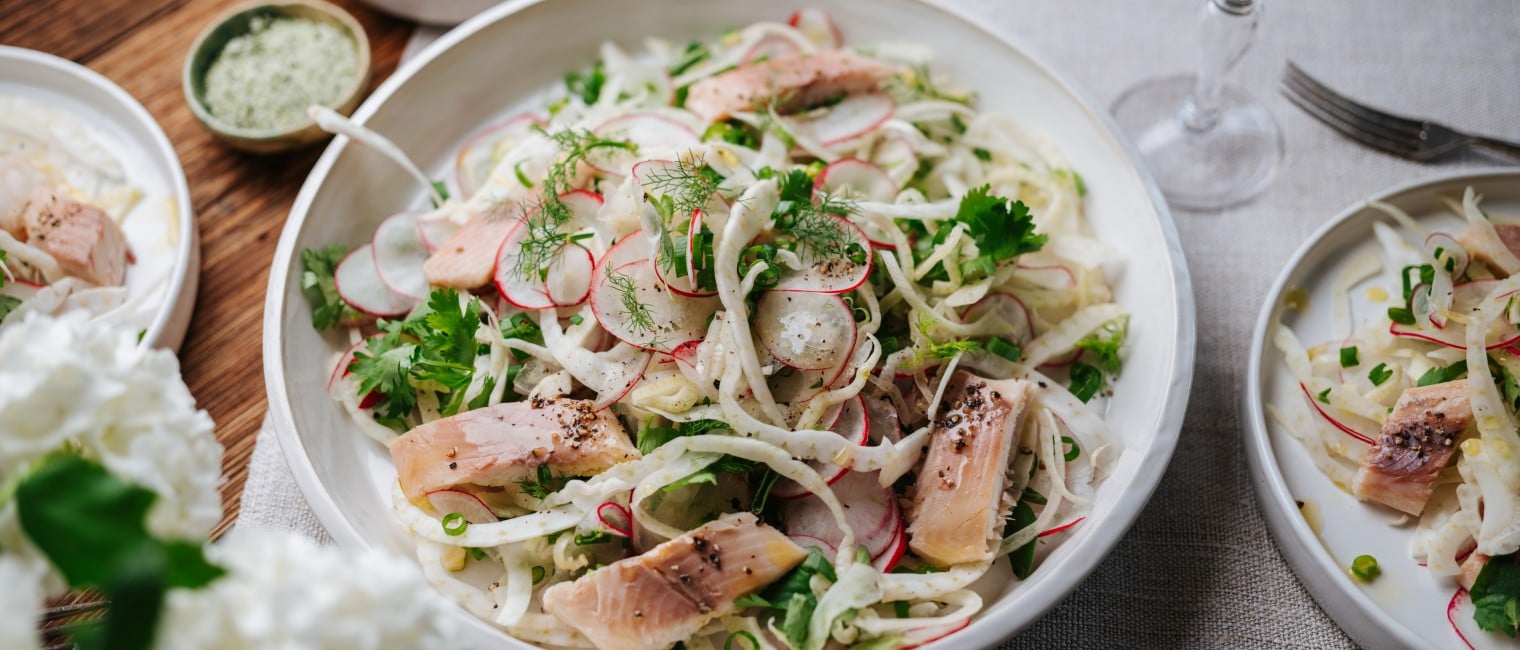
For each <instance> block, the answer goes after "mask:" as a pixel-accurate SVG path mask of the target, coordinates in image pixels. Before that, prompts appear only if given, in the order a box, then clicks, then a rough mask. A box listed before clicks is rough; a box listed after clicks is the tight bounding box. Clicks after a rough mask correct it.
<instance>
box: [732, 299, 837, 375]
mask: <svg viewBox="0 0 1520 650" xmlns="http://www.w3.org/2000/svg"><path fill="white" fill-rule="evenodd" d="M754 326H755V336H756V337H757V338H759V339H760V343H761V345H764V346H765V349H766V350H768V351H770V353H771V356H773V357H775V358H776V360H777V361H780V362H781V363H783V364H786V365H787V366H788V367H791V368H796V369H798V370H827V369H829V368H834V367H836V366H838V365H839V364H841V363H844V361H845V358H846V357H848V356H849V354H850V352H851V351H852V350H854V349H855V329H856V328H855V315H854V314H852V313H851V312H850V308H849V306H847V305H845V304H844V299H843V298H840V297H839V296H838V295H835V294H828V293H808V292H803V291H766V292H763V293H761V294H760V300H759V302H757V303H756V304H755V315H754Z"/></svg>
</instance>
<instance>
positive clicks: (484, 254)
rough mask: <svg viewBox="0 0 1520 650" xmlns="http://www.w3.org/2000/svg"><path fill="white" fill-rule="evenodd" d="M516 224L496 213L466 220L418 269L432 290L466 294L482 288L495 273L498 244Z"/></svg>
mask: <svg viewBox="0 0 1520 650" xmlns="http://www.w3.org/2000/svg"><path fill="white" fill-rule="evenodd" d="M518 223H519V221H518V220H517V219H514V218H512V217H509V216H505V215H502V214H498V213H482V214H477V215H475V216H473V217H470V220H469V221H466V222H465V224H464V225H463V226H460V227H459V230H456V231H454V234H453V235H451V236H450V237H449V238H448V240H447V241H445V242H444V243H443V245H442V246H439V247H438V250H436V251H434V252H433V255H432V256H431V257H429V258H428V261H427V262H426V263H424V264H423V265H422V275H423V277H425V278H427V281H428V284H430V285H432V286H435V287H451V288H454V289H461V290H469V289H476V288H479V287H483V286H485V285H486V284H487V283H489V282H490V281H491V276H492V274H494V273H495V272H496V256H497V253H499V252H500V251H501V243H502V242H503V241H505V240H506V239H507V235H508V234H510V233H511V232H512V227H513V226H515V225H517V224H518Z"/></svg>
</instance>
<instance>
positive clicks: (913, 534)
mask: <svg viewBox="0 0 1520 650" xmlns="http://www.w3.org/2000/svg"><path fill="white" fill-rule="evenodd" d="M1032 389H1033V387H1032V385H1031V384H1030V383H1029V382H1027V381H1023V380H1020V379H1005V380H999V381H993V380H988V379H983V378H981V377H977V376H975V375H973V374H971V373H969V372H965V371H959V372H956V373H955V375H954V376H953V377H951V378H950V383H949V384H948V385H947V386H946V387H945V393H944V398H943V401H941V402H940V405H939V410H938V414H937V417H936V419H935V420H934V423H933V428H932V429H930V431H929V451H928V453H927V454H925V456H924V461H923V465H922V466H920V468H919V471H918V480H917V481H916V482H915V483H914V486H913V491H912V495H911V498H912V503H911V506H910V507H909V509H908V548H910V549H912V550H913V552H914V553H916V554H917V555H918V556H919V557H921V558H923V559H924V560H927V561H928V562H929V563H931V564H933V565H934V566H936V567H940V568H944V567H948V566H952V565H956V564H965V563H968V562H980V561H984V560H990V559H992V556H993V553H994V546H993V543H992V542H993V540H995V539H998V538H999V532H1000V530H1001V529H1000V525H1001V523H1002V517H1001V506H1002V500H1003V490H1004V486H1005V481H1006V480H1007V473H1008V461H1009V455H1010V454H1011V453H1012V450H1013V443H1014V441H1016V440H1018V439H1019V435H1020V431H1021V426H1022V422H1023V420H1024V413H1025V411H1026V410H1027V407H1028V404H1029V401H1030V399H1031V396H1032V394H1033V393H1032Z"/></svg>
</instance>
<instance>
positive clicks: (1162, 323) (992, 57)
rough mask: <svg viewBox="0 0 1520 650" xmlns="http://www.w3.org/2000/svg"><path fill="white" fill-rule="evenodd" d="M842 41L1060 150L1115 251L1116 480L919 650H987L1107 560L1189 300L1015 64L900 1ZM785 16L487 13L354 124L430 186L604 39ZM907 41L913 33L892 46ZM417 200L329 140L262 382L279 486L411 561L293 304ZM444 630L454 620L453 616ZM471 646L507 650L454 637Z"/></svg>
mask: <svg viewBox="0 0 1520 650" xmlns="http://www.w3.org/2000/svg"><path fill="white" fill-rule="evenodd" d="M809 6H813V7H817V8H821V9H824V10H826V11H828V12H830V13H831V14H832V15H833V16H834V17H835V18H836V20H837V21H838V23H839V24H840V26H841V27H842V29H843V30H844V32H845V34H846V37H847V38H848V39H849V40H851V41H852V42H865V41H873V40H875V41H881V40H902V39H911V40H913V41H917V42H921V43H924V44H927V45H930V46H932V47H933V48H934V49H935V50H936V53H937V65H938V66H939V67H941V68H942V69H944V70H945V71H947V72H949V73H950V74H951V75H952V76H953V77H954V78H955V79H956V80H958V81H960V82H962V83H963V84H964V85H966V86H968V87H971V88H974V89H975V90H977V91H979V92H980V93H981V103H982V105H983V106H984V107H992V108H996V109H998V110H1000V111H1003V112H1006V113H1008V114H1010V115H1012V116H1013V117H1014V118H1016V119H1018V120H1019V121H1020V122H1021V123H1023V124H1025V125H1027V126H1029V127H1031V128H1033V129H1034V130H1036V131H1039V132H1043V133H1045V134H1047V135H1049V136H1050V137H1051V138H1053V140H1054V141H1055V142H1056V143H1058V144H1059V146H1060V147H1061V149H1063V150H1064V151H1065V153H1066V155H1067V156H1068V157H1069V159H1070V161H1071V164H1072V165H1073V166H1074V167H1075V168H1076V169H1077V170H1078V171H1079V172H1080V173H1081V174H1082V175H1083V177H1084V179H1086V182H1087V185H1088V187H1090V188H1091V195H1090V196H1089V198H1088V210H1089V216H1090V218H1091V221H1092V223H1093V225H1094V227H1095V229H1096V233H1097V236H1098V237H1099V238H1101V239H1102V240H1103V241H1105V242H1107V243H1109V244H1110V245H1112V246H1113V247H1114V249H1115V250H1116V251H1117V252H1118V258H1119V259H1118V262H1117V265H1116V269H1117V270H1116V273H1115V274H1114V276H1115V277H1114V279H1115V280H1116V291H1117V300H1118V301H1119V302H1120V303H1121V304H1122V305H1124V307H1125V308H1126V309H1128V310H1129V311H1130V312H1131V313H1132V314H1133V325H1132V327H1131V330H1130V332H1131V337H1132V339H1131V345H1130V350H1129V355H1130V358H1129V361H1128V363H1127V366H1126V368H1125V371H1124V374H1123V377H1122V379H1120V380H1119V382H1118V384H1117V385H1116V386H1115V387H1114V389H1115V393H1116V396H1115V398H1114V399H1113V400H1112V404H1111V407H1110V409H1111V410H1110V412H1109V421H1110V422H1112V423H1113V426H1114V429H1115V430H1116V431H1117V432H1118V433H1119V435H1120V436H1121V437H1122V438H1123V440H1124V446H1125V449H1124V451H1123V454H1122V455H1121V456H1120V457H1119V459H1118V462H1117V465H1116V470H1115V472H1114V474H1113V475H1112V476H1111V477H1109V478H1108V480H1107V481H1106V482H1105V483H1103V485H1102V486H1101V488H1100V489H1099V490H1098V493H1097V498H1096V503H1095V507H1094V509H1093V512H1092V514H1091V515H1090V516H1089V517H1088V519H1087V520H1086V521H1085V522H1083V523H1082V525H1080V526H1078V527H1077V529H1076V532H1075V534H1073V535H1072V536H1071V537H1070V538H1069V539H1067V540H1066V541H1065V542H1064V543H1062V544H1061V545H1060V547H1059V548H1057V549H1056V550H1055V551H1054V552H1053V553H1052V554H1051V555H1050V556H1049V558H1047V559H1046V560H1045V561H1044V563H1043V564H1041V565H1040V567H1039V570H1038V571H1036V572H1035V574H1034V575H1033V576H1031V577H1030V578H1029V579H1028V580H1026V581H1024V582H1023V583H1014V584H1009V585H1004V586H1003V587H1002V588H1001V589H998V590H995V592H997V593H998V595H997V597H996V598H995V599H994V600H992V601H991V602H988V603H987V607H986V609H985V610H984V612H983V614H981V615H980V616H979V617H978V619H977V620H976V621H975V622H974V623H973V624H972V625H971V626H969V627H968V628H967V629H966V630H964V631H962V632H960V633H958V634H955V635H953V636H951V637H949V640H947V641H944V642H941V643H939V644H936V645H937V646H943V647H957V648H959V647H969V646H973V645H975V646H985V645H991V644H993V643H996V642H997V641H999V640H1001V639H1004V638H1006V637H1008V636H1009V635H1011V634H1013V633H1015V632H1017V631H1019V630H1021V629H1023V628H1024V627H1026V626H1028V625H1029V624H1030V623H1032V622H1034V621H1035V620H1037V619H1038V618H1039V617H1040V616H1042V615H1043V614H1044V613H1045V612H1046V611H1048V610H1049V609H1050V608H1051V607H1053V606H1054V605H1055V604H1056V603H1057V602H1059V601H1060V600H1061V599H1062V598H1063V597H1064V596H1065V595H1066V594H1067V593H1068V592H1070V591H1071V590H1072V589H1073V588H1074V587H1075V586H1076V585H1077V583H1079V582H1080V581H1081V580H1082V579H1083V578H1084V577H1085V576H1086V575H1087V574H1088V573H1089V572H1091V571H1092V570H1093V568H1094V567H1095V566H1097V564H1098V562H1099V560H1101V559H1102V558H1103V556H1104V555H1105V554H1106V553H1107V552H1108V551H1109V549H1111V548H1112V547H1113V546H1114V544H1115V543H1117V542H1118V540H1119V538H1120V536H1121V535H1123V534H1124V531H1125V530H1126V529H1127V528H1128V527H1129V525H1130V523H1131V522H1133V521H1134V519H1135V517H1136V515H1138V514H1139V513H1140V510H1141V509H1142V508H1143V507H1144V505H1145V503H1146V500H1147V499H1148V498H1149V497H1150V494H1151V492H1152V490H1153V489H1154V488H1155V486H1156V483H1157V481H1158V480H1160V478H1161V475H1162V472H1163V471H1164V470H1165V468H1166V464H1167V461H1168V459H1169V458H1170V457H1171V454H1172V450H1173V448H1174V447H1175V446H1176V443H1177V436H1178V431H1179V429H1180V428H1181V425H1182V415H1183V411H1184V408H1185V406H1186V401H1187V396H1188V387H1189V385H1190V383H1191V380H1192V370H1193V367H1192V366H1193V363H1192V361H1193V344H1194V333H1193V299H1192V294H1191V287H1190V284H1189V280H1188V274H1187V269H1186V266H1185V263H1184V261H1183V256H1182V251H1181V247H1180V246H1179V244H1178V242H1177V236H1176V233H1175V231H1174V229H1173V226H1172V222H1171V218H1170V216H1169V215H1168V213H1167V210H1166V206H1165V203H1164V202H1163V201H1162V199H1161V195H1160V193H1159V192H1158V191H1157V190H1156V188H1155V186H1154V184H1153V183H1152V182H1151V179H1150V177H1149V175H1148V174H1147V173H1146V172H1145V171H1144V170H1143V169H1142V168H1141V167H1140V163H1139V162H1138V161H1139V158H1138V156H1137V155H1136V154H1135V152H1134V151H1133V149H1132V148H1131V147H1130V146H1129V145H1128V144H1127V143H1126V142H1125V141H1124V140H1123V139H1122V137H1120V136H1119V135H1117V130H1116V129H1115V128H1114V126H1113V125H1112V123H1111V122H1110V121H1109V119H1108V118H1107V116H1106V115H1105V114H1104V113H1103V112H1102V111H1101V109H1098V108H1096V106H1097V105H1096V104H1095V103H1094V102H1092V101H1091V100H1089V99H1088V98H1087V97H1086V95H1085V94H1083V93H1081V92H1079V91H1077V90H1075V89H1074V88H1073V87H1072V86H1071V85H1070V84H1068V83H1067V82H1065V81H1063V80H1062V79H1061V78H1060V77H1058V76H1057V75H1055V74H1054V73H1053V72H1051V71H1050V69H1049V68H1047V67H1045V66H1044V65H1042V64H1041V63H1039V62H1037V61H1036V60H1035V59H1034V58H1032V57H1031V56H1030V55H1029V54H1027V50H1025V49H1024V48H1022V47H1020V46H1015V45H1013V44H1011V43H1010V42H1008V41H1006V40H1004V39H1002V38H999V37H998V36H995V35H993V34H990V33H988V32H986V31H983V30H982V29H981V28H979V27H978V26H977V25H976V23H975V22H974V21H971V20H967V19H965V18H963V17H960V16H958V15H956V14H955V13H952V12H951V11H949V10H946V9H942V8H937V7H935V6H933V5H930V4H926V3H923V2H919V1H916V0H873V1H870V2H867V1H865V0H819V1H817V2H813V3H811V4H810V5H809ZM795 8H796V6H794V5H791V4H789V3H781V4H777V3H749V2H706V1H703V0H659V1H651V2H641V3H637V4H633V3H625V2H616V1H614V0H554V1H553V2H547V1H546V2H524V3H513V4H508V5H503V6H499V7H496V8H494V9H492V10H490V11H488V12H486V13H485V14H482V15H481V16H478V17H476V18H475V19H473V20H471V21H470V22H468V23H466V24H464V25H461V26H460V27H459V28H457V29H455V30H454V31H453V32H450V33H449V34H447V35H445V36H444V37H443V38H442V39H441V40H440V41H438V42H437V43H435V44H434V45H433V46H432V47H431V48H429V49H428V50H427V51H425V52H424V53H422V54H421V55H419V56H418V57H417V58H416V59H414V60H412V61H410V62H408V63H407V64H405V65H403V66H402V68H401V69H400V70H398V71H397V73H396V74H395V76H393V77H392V78H391V79H389V80H387V81H386V82H385V83H384V84H383V85H382V86H381V87H380V88H379V89H378V90H376V92H375V94H374V95H373V96H372V97H371V98H370V99H369V101H367V102H365V104H364V105H363V106H361V107H359V109H358V111H356V112H355V113H354V117H355V119H357V120H359V121H362V122H364V123H366V124H367V125H368V126H369V127H371V128H374V129H376V130H378V131H380V132H382V133H385V134H387V135H389V136H390V137H392V138H393V139H395V141H396V143H397V144H398V145H399V146H400V147H401V148H402V149H404V150H405V151H406V152H407V153H408V154H410V155H411V156H412V157H413V158H414V159H416V160H418V161H420V162H421V163H423V164H424V165H425V166H426V165H431V166H432V168H433V169H434V170H435V172H437V173H438V174H439V175H440V176H441V175H443V174H444V173H446V172H445V169H446V166H447V164H448V162H449V159H450V155H451V153H452V152H453V150H454V148H455V147H456V146H457V145H458V143H460V142H461V141H462V140H463V138H464V137H465V135H466V134H467V133H469V132H470V130H471V129H473V128H475V127H477V126H479V125H481V124H483V123H485V122H487V121H488V120H490V119H491V118H493V117H495V116H498V115H501V114H503V113H506V112H510V110H511V109H513V108H514V107H516V108H518V109H519V110H521V109H524V108H527V107H530V106H533V107H536V106H537V101H538V99H539V97H540V96H541V95H542V93H544V92H545V91H546V90H548V89H551V88H553V87H555V86H557V85H558V84H559V83H560V79H561V77H562V76H563V75H564V73H565V72H566V71H568V70H572V69H577V68H581V67H584V66H586V65H588V64H589V62H590V61H591V60H593V59H594V57H595V56H596V52H597V47H598V45H599V44H600V43H601V42H602V41H603V40H607V39H610V40H613V41H616V42H618V43H619V44H620V45H622V46H623V47H625V48H626V49H636V48H638V47H640V45H641V43H642V41H643V39H644V38H645V37H648V36H660V37H665V38H669V39H672V40H675V41H678V42H684V41H686V40H690V39H692V38H696V37H711V36H712V35H714V34H717V33H718V32H719V31H721V30H723V29H725V28H728V27H733V26H741V25H745V24H748V23H752V22H756V21H761V20H784V19H785V17H786V16H787V15H788V14H789V13H790V12H791V11H792V10H793V9H795ZM907 26H912V29H911V30H910V29H907ZM422 201H423V198H422V189H421V188H418V187H415V184H414V183H411V182H410V181H407V180H406V179H405V177H403V176H402V175H401V173H400V172H399V171H398V170H397V169H396V168H395V167H394V166H393V165H391V164H390V163H388V162H386V161H384V160H383V159H381V158H380V157H379V156H378V155H376V154H374V153H373V152H371V151H368V150H366V149H364V148H362V147H354V146H349V143H348V142H347V141H346V139H345V138H338V139H337V140H336V141H334V142H333V144H332V145H331V146H330V147H329V148H328V150H327V151H326V153H324V154H323V156H322V158H321V159H320V160H319V161H318V162H317V165H316V167H315V169H313V170H312V173H311V176H310V177H309V178H308V179H307V181H306V185H305V186H304V187H303V188H302V189H301V193H300V195H299V196H298V197H297V199H296V202H295V206H294V208H293V209H292V210H291V214H290V217H289V220H288V221H287V222H286V226H285V232H284V234H283V235H282V236H281V239H280V246H279V250H278V252H277V253H276V256H275V263H274V268H273V270H272V271H271V273H270V280H269V295H268V300H267V302H266V305H265V320H264V359H265V363H264V368H265V374H266V380H267V385H268V390H269V403H270V412H271V413H272V415H273V418H274V425H275V428H276V431H277V432H278V434H279V438H280V442H281V445H282V447H283V448H284V450H285V455H286V458H287V460H289V461H290V465H291V468H292V470H293V471H294V473H295V476H296V479H297V482H298V483H299V484H300V486H301V489H302V491H303V492H304V493H305V495H306V497H307V499H308V500H309V501H310V502H311V505H312V508H313V509H314V510H315V511H316V513H317V517H318V518H319V519H320V520H321V521H322V523H323V525H324V526H326V527H327V529H328V532H329V533H331V534H332V536H333V538H334V539H336V540H337V541H338V543H339V544H340V545H343V546H350V547H365V546H372V545H375V546H383V547H388V548H392V549H395V550H398V551H402V552H409V551H410V548H411V545H410V543H409V542H408V540H407V538H406V536H405V535H404V534H403V533H402V532H401V531H400V530H399V528H398V527H397V526H395V525H394V524H392V522H391V515H390V512H389V511H390V507H389V503H388V502H389V496H388V495H389V486H390V484H391V483H392V482H393V481H394V480H395V470H394V468H393V466H392V465H391V462H390V458H389V456H388V455H387V454H386V453H385V451H384V450H383V449H381V448H379V447H378V446H376V445H375V444H374V443H372V442H369V441H368V439H366V438H365V437H364V436H362V435H360V434H359V432H358V431H357V430H356V428H355V426H354V425H353V424H352V423H351V422H350V421H349V419H348V418H347V416H346V415H345V414H344V412H343V409H342V408H341V407H339V406H337V405H336V404H333V403H332V402H330V401H329V400H328V399H327V398H326V396H325V389H324V384H325V382H326V380H327V377H328V371H329V370H330V369H331V365H330V364H331V363H332V360H333V356H334V355H335V354H336V353H337V352H338V351H339V350H341V347H340V346H341V345H342V343H343V342H342V341H340V340H338V337H336V336H331V335H323V334H322V333H319V332H316V331H314V330H313V329H312V328H311V324H310V315H311V312H310V309H309V307H308V306H307V304H306V302H305V300H304V299H302V297H301V295H300V289H299V286H298V285H299V278H300V266H299V264H300V261H299V257H300V256H299V253H300V251H301V250H303V249H305V248H308V247H312V246H318V245H322V244H327V243H331V242H344V243H349V244H354V243H358V242H361V241H365V240H368V239H369V237H370V234H371V232H372V231H373V229H374V228H375V226H376V225H377V224H378V223H379V221H380V220H381V219H382V218H384V217H385V216H386V215H388V214H389V213H392V212H395V211H397V210H399V209H401V208H404V207H409V206H416V205H421V204H422ZM459 615H460V616H462V617H464V616H468V615H467V614H465V613H464V612H463V610H460V613H459ZM467 625H468V626H469V630H470V632H471V638H472V639H473V640H474V642H475V645H477V646H487V645H491V646H493V647H499V646H514V645H515V646H520V645H521V644H517V643H515V642H509V641H508V639H507V637H506V636H505V635H504V634H503V633H501V632H500V631H498V630H496V629H494V628H492V627H490V626H489V625H487V624H485V623H483V622H480V621H476V620H475V619H473V618H472V619H470V622H469V623H468V624H467Z"/></svg>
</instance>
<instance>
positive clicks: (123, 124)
mask: <svg viewBox="0 0 1520 650" xmlns="http://www.w3.org/2000/svg"><path fill="white" fill-rule="evenodd" d="M0 95H17V96H21V97H25V98H28V99H32V100H34V101H38V102H42V103H43V104H46V105H48V106H52V107H57V108H59V109H62V110H66V111H68V112H70V113H72V114H74V116H75V117H78V118H79V119H81V120H82V121H84V122H85V123H86V124H88V125H89V126H90V128H91V129H92V130H93V131H94V132H95V133H96V134H97V135H99V136H100V138H101V143H100V144H101V145H102V146H104V147H105V148H106V150H107V151H109V152H110V153H111V154H113V155H114V156H115V157H116V159H117V160H120V161H121V163H122V167H123V168H125V169H126V174H127V182H129V183H131V184H132V185H135V186H137V187H138V188H140V189H141V190H142V196H143V198H142V200H141V201H139V202H138V204H137V206H136V207H134V208H133V210H132V212H130V213H128V215H127V219H126V221H125V223H124V224H123V229H124V230H125V232H126V235H127V240H128V242H130V243H131V245H132V250H133V253H134V254H135V255H136V256H137V263H136V264H135V265H133V266H130V267H128V270H127V290H128V293H129V295H130V296H134V297H135V296H138V295H141V294H145V293H148V292H152V291H162V292H163V293H162V294H161V295H160V296H159V300H160V303H159V305H158V306H157V307H156V308H155V309H154V315H153V318H152V320H151V321H150V322H149V323H145V324H144V329H145V330H146V331H145V333H144V335H143V338H142V340H143V342H144V344H147V345H152V346H155V347H160V348H167V349H170V350H178V349H179V346H180V343H182V342H183V341H184V339H185V329H186V328H187V327H188V326H189V325H190V313H191V311H192V310H193V309H194V308H195V289H196V284H197V281H198V280H199V278H200V267H201V263H200V251H201V248H200V237H199V234H198V230H197V229H196V226H195V214H194V212H193V211H192V206H191V204H190V189H189V187H187V186H186V184H185V172H184V170H183V169H181V168H180V164H179V157H178V156H177V155H175V153H174V147H173V145H170V144H169V138H168V137H166V136H164V132H163V129H161V128H159V126H158V122H155V121H154V120H153V116H152V115H149V114H148V111H147V109H144V108H143V107H142V104H139V103H138V102H137V100H136V99H133V98H132V96H131V95H129V94H127V92H126V91H125V90H122V89H121V87H120V86H117V85H116V84H115V83H112V82H111V80H110V79H107V78H105V77H103V76H101V75H100V74H99V73H97V72H95V71H94V70H91V69H89V68H86V67H84V66H82V65H79V64H77V63H73V62H71V61H68V60H65V59H61V58H59V57H56V56H53V55H51V54H43V53H42V52H36V51H33V50H27V49H22V48H19V47H8V46H3V45H0ZM162 202H168V205H167V206H165V205H163V204H162ZM160 214H161V215H165V216H169V217H170V218H172V220H173V221H172V222H171V223H167V224H166V223H158V222H155V220H154V219H153V217H152V216H151V215H160Z"/></svg>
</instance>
